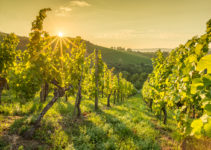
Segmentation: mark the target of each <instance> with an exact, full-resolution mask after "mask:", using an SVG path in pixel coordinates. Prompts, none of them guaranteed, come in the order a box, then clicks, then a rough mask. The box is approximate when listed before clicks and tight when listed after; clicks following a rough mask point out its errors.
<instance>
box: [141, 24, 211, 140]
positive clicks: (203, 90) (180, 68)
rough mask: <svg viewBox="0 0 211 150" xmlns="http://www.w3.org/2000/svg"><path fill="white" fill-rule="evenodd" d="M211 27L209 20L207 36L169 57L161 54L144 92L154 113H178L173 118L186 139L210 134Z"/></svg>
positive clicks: (194, 39) (180, 48)
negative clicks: (210, 49) (164, 110)
mask: <svg viewBox="0 0 211 150" xmlns="http://www.w3.org/2000/svg"><path fill="white" fill-rule="evenodd" d="M210 28H211V26H210V21H209V22H208V23H207V33H205V34H204V35H202V36H201V37H193V38H192V39H191V40H189V41H188V42H187V43H186V44H185V45H180V46H179V47H178V48H176V49H174V50H172V51H171V53H170V54H169V56H168V57H166V58H164V57H163V54H162V53H161V52H160V51H158V52H157V58H155V59H154V60H153V67H154V70H153V72H152V73H151V74H150V75H149V76H148V80H147V81H146V82H145V83H144V87H143V90H142V93H143V96H144V98H145V100H146V101H147V102H148V103H150V102H153V109H154V111H155V113H157V114H160V111H161V110H162V108H163V105H165V106H167V107H169V108H170V109H174V110H175V116H174V118H175V119H176V120H177V123H178V128H179V129H180V131H181V134H182V135H184V136H186V135H195V136H196V137H201V135H205V136H207V135H208V133H209V132H210V131H209V130H210V127H209V126H210V123H209V119H210V117H211V116H210V111H211V107H210V104H211V103H210V98H211V93H210V91H211V72H210V70H211V68H210V66H211V64H210V62H211V61H210V58H211V57H210V55H207V53H208V49H209V44H210V37H211V34H210ZM204 128H206V131H205V129H204Z"/></svg>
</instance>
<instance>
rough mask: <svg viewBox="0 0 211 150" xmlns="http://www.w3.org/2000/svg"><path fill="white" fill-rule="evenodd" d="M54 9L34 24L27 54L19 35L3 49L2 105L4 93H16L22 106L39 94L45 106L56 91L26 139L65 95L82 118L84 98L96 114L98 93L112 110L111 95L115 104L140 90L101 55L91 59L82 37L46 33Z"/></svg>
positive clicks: (0, 58)
mask: <svg viewBox="0 0 211 150" xmlns="http://www.w3.org/2000/svg"><path fill="white" fill-rule="evenodd" d="M50 10H51V9H49V8H47V9H42V10H40V12H39V15H38V16H37V17H36V19H35V20H34V21H33V22H32V29H31V33H30V35H29V38H30V39H29V40H30V41H29V44H28V46H27V49H26V50H24V51H21V50H16V47H17V45H18V42H19V41H18V38H17V37H16V35H15V34H10V35H8V36H6V37H5V38H4V40H3V41H2V42H1V45H0V61H1V63H0V103H1V95H2V91H3V90H4V89H8V90H9V91H12V93H14V94H15V95H16V97H17V98H18V99H19V100H20V102H21V103H24V102H27V101H30V100H33V99H34V97H35V95H36V93H38V92H40V102H45V101H46V98H47V96H48V95H49V93H50V92H53V98H52V99H51V100H50V101H49V103H48V104H47V105H46V106H45V107H44V109H43V110H42V111H41V113H40V114H39V115H38V116H37V119H36V121H35V122H34V123H33V125H32V128H31V129H30V130H29V131H28V132H27V133H26V136H27V137H31V136H32V135H33V134H34V132H35V129H37V128H38V127H39V125H40V122H41V120H42V118H43V117H44V115H45V114H46V113H47V111H48V110H49V109H50V108H51V107H52V106H53V104H54V103H55V102H56V101H57V100H58V99H59V98H61V97H66V99H67V98H68V97H69V96H75V97H76V99H75V107H74V116H75V117H80V116H81V109H80V103H81V100H82V98H83V97H88V98H89V99H92V98H93V99H94V100H95V110H98V109H99V108H98V99H99V95H100V94H101V95H102V97H105V96H106V97H107V106H108V107H110V106H111V105H110V97H113V102H114V104H115V103H118V102H120V101H121V102H123V101H124V99H125V98H126V97H128V96H130V95H132V94H134V93H135V92H136V90H135V88H134V87H133V85H132V84H131V83H130V82H128V81H127V80H125V79H124V78H123V77H122V74H121V73H119V74H117V75H115V74H114V73H113V71H114V69H109V68H108V67H107V65H106V64H105V63H104V62H103V61H102V57H101V53H100V51H98V50H95V51H94V52H93V53H92V54H90V55H88V54H87V52H86V45H85V42H84V41H83V40H82V39H81V38H80V37H77V38H75V39H74V40H71V39H69V38H61V37H57V36H50V35H49V34H48V33H47V32H46V31H44V30H43V21H44V19H45V18H46V13H47V12H48V11H50Z"/></svg>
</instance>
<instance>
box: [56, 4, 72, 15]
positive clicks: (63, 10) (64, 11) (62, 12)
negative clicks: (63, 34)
mask: <svg viewBox="0 0 211 150" xmlns="http://www.w3.org/2000/svg"><path fill="white" fill-rule="evenodd" d="M70 11H72V8H70V7H64V6H61V7H59V9H57V10H56V16H66V15H67V14H68V12H70Z"/></svg>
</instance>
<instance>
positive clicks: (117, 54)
mask: <svg viewBox="0 0 211 150" xmlns="http://www.w3.org/2000/svg"><path fill="white" fill-rule="evenodd" d="M5 35H7V34H6V33H2V32H0V40H2V39H3V37H4V36H5ZM18 37H19V39H20V43H19V45H18V49H21V50H24V49H26V48H27V47H26V45H27V44H28V42H29V40H28V38H27V37H23V36H18ZM85 42H86V45H87V52H88V53H89V54H90V53H92V52H93V51H94V50H95V49H98V50H100V51H101V53H102V58H103V61H104V62H106V64H107V65H108V67H109V68H112V67H114V68H115V72H122V73H123V76H124V77H125V78H126V79H127V80H129V81H131V82H133V83H134V84H135V86H136V88H138V89H140V88H141V87H142V84H143V82H144V81H145V80H146V78H147V74H149V73H150V72H151V71H152V62H151V59H150V57H148V56H147V55H144V54H141V53H137V52H127V51H120V50H113V49H110V48H106V47H102V46H98V45H95V44H93V43H91V42H89V41H86V40H85ZM136 81H137V82H136Z"/></svg>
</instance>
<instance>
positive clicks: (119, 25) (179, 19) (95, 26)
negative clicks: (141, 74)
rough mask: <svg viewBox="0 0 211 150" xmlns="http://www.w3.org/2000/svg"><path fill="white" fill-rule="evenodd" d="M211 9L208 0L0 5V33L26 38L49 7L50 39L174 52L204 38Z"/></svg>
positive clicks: (69, 0)
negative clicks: (37, 17)
mask: <svg viewBox="0 0 211 150" xmlns="http://www.w3.org/2000/svg"><path fill="white" fill-rule="evenodd" d="M199 4H200V5H199ZM210 5H211V1H209V0H202V1H198V0H178V1H167V0H160V2H159V3H157V1H156V0H150V1H142V0H141V1H138V0H135V1H133V2H131V1H129V0H124V1H120V0H116V1H111V0H108V1H106V2H104V1H97V0H61V1H56V0H53V1H50V0H43V1H41V0H37V1H27V0H19V1H15V0H11V1H2V0H1V5H0V21H1V23H2V24H1V25H0V31H2V32H4V33H10V32H14V33H15V34H17V35H20V36H28V34H29V32H30V29H31V22H32V21H33V20H34V19H35V15H36V14H37V12H38V11H39V9H41V8H45V7H50V8H52V12H50V13H48V18H47V19H46V22H45V23H44V29H45V30H47V31H48V32H49V33H50V34H51V35H56V34H58V33H59V32H62V33H63V35H64V36H68V37H76V36H81V37H82V38H83V39H85V40H88V41H91V42H92V43H95V44H97V45H101V46H104V47H112V46H115V47H117V46H121V47H125V48H131V49H153V48H161V47H165V48H166V49H174V48H175V47H177V46H178V45H179V44H183V43H185V42H186V41H187V40H188V39H190V38H192V37H193V36H197V35H198V36H199V35H201V34H203V33H204V32H205V30H206V22H207V21H208V20H209V19H210V18H211V15H210V14H211V9H210V8H209V6H210ZM22 7H24V8H25V9H22ZM23 27H24V28H23Z"/></svg>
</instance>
